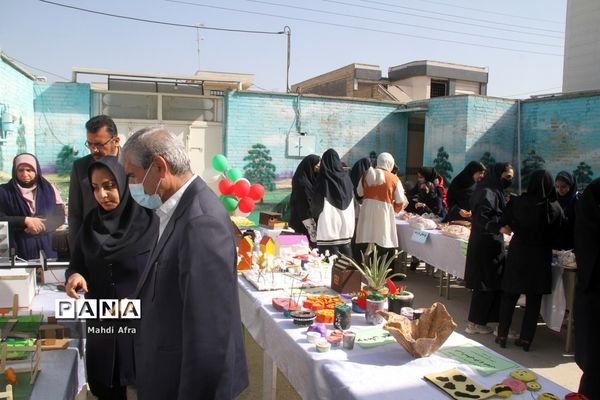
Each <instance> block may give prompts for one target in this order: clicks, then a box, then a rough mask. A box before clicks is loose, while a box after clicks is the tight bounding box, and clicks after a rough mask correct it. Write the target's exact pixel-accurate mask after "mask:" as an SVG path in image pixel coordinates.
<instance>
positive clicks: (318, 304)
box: [302, 294, 345, 311]
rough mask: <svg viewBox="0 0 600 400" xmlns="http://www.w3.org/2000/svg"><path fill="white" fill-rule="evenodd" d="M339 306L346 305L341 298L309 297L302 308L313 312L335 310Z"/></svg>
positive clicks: (323, 295)
mask: <svg viewBox="0 0 600 400" xmlns="http://www.w3.org/2000/svg"><path fill="white" fill-rule="evenodd" d="M338 304H345V303H344V301H343V300H342V299H341V298H340V296H332V295H326V294H321V295H308V296H307V297H306V300H304V303H302V306H303V307H304V308H308V309H310V310H313V311H318V310H333V309H335V306H337V305H338Z"/></svg>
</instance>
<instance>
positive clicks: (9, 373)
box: [4, 367, 17, 385]
mask: <svg viewBox="0 0 600 400" xmlns="http://www.w3.org/2000/svg"><path fill="white" fill-rule="evenodd" d="M4 377H5V378H6V381H7V382H8V383H10V384H11V385H16V384H17V374H16V372H15V370H14V369H12V368H10V367H8V368H6V369H5V370H4Z"/></svg>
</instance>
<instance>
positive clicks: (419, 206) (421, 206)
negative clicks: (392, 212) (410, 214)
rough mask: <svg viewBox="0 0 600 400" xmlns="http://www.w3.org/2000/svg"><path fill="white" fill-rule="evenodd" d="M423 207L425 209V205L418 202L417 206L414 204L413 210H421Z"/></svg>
mask: <svg viewBox="0 0 600 400" xmlns="http://www.w3.org/2000/svg"><path fill="white" fill-rule="evenodd" d="M423 207H425V203H421V202H418V203H417V204H415V208H423Z"/></svg>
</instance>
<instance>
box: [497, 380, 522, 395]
mask: <svg viewBox="0 0 600 400" xmlns="http://www.w3.org/2000/svg"><path fill="white" fill-rule="evenodd" d="M502 384H503V385H506V386H508V387H509V388H510V390H512V392H513V393H514V394H521V393H523V392H524V391H526V390H527V386H525V382H523V381H520V380H518V379H515V378H506V379H505V380H503V381H502Z"/></svg>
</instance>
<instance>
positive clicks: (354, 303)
mask: <svg viewBox="0 0 600 400" xmlns="http://www.w3.org/2000/svg"><path fill="white" fill-rule="evenodd" d="M352 312H354V313H357V314H364V313H365V310H364V309H363V308H360V307H359V306H358V301H357V300H356V298H353V299H352Z"/></svg>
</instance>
